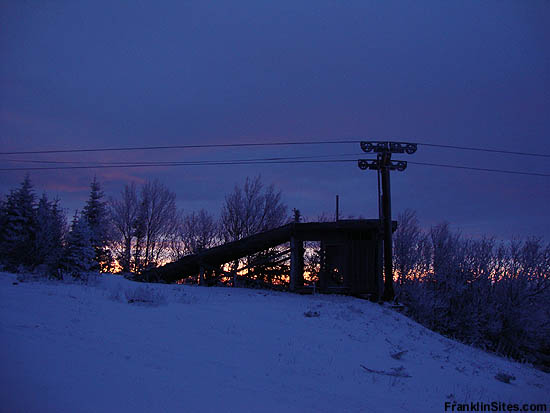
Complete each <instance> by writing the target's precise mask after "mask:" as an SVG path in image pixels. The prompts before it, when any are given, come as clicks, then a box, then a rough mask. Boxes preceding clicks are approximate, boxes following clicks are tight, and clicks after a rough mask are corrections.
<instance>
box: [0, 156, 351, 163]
mask: <svg viewBox="0 0 550 413" xmlns="http://www.w3.org/2000/svg"><path fill="white" fill-rule="evenodd" d="M339 156H360V154H358V153H340V154H330V155H305V156H279V157H272V158H258V159H232V160H230V161H231V162H248V161H281V160H292V159H318V158H331V157H339ZM0 162H12V163H13V162H16V163H37V164H62V165H67V164H88V166H92V165H90V164H93V165H111V166H117V165H135V164H140V165H149V164H154V165H156V164H159V165H160V164H165V165H172V164H174V163H179V162H199V163H201V162H215V161H112V162H108V161H47V160H36V159H0ZM219 162H225V161H224V160H219Z"/></svg>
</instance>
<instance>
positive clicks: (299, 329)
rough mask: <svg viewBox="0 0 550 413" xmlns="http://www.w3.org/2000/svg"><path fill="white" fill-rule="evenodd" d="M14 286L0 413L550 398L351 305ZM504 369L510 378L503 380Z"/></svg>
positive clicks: (7, 301)
mask: <svg viewBox="0 0 550 413" xmlns="http://www.w3.org/2000/svg"><path fill="white" fill-rule="evenodd" d="M15 281H16V277H15V275H12V274H6V273H0V340H1V343H2V351H1V352H0V354H1V356H0V357H1V359H0V364H1V366H2V367H1V371H0V410H1V411H6V412H18V411H28V412H126V411H128V412H155V411H163V412H173V411H174V412H175V411H191V412H202V411H206V412H208V411H228V412H241V411H273V412H275V411H277V412H279V411H281V410H283V411H291V412H294V411H315V412H338V411H345V412H354V411H365V412H367V411H368V412H386V411H392V412H409V411H410V412H432V411H434V412H437V411H443V410H444V408H443V406H444V402H445V401H452V400H456V401H458V402H463V401H466V402H472V401H474V402H475V401H486V402H491V401H504V402H529V403H535V402H549V401H550V396H549V395H550V375H548V374H545V373H542V372H540V371H538V370H535V369H532V368H530V367H528V366H526V365H520V364H517V363H513V362H510V361H508V360H505V359H502V358H499V357H496V356H493V355H490V354H487V353H484V352H482V351H480V350H477V349H474V348H470V347H468V346H464V345H462V344H459V343H456V342H454V341H451V340H449V339H446V338H444V337H442V336H440V335H438V334H436V333H433V332H431V331H429V330H427V329H425V328H423V327H421V326H419V325H418V324H416V323H414V322H413V321H411V320H409V319H408V318H406V317H404V316H402V315H401V314H398V313H396V312H394V311H392V310H390V309H388V308H385V307H383V306H380V305H378V304H373V303H370V302H367V301H362V300H358V299H354V298H350V297H341V296H327V295H315V296H299V295H294V294H289V293H278V292H271V291H260V290H247V289H226V288H202V287H190V286H176V285H151V286H150V287H148V288H150V289H151V291H153V290H154V291H157V292H158V293H159V294H162V295H163V296H164V298H165V302H164V303H161V304H160V305H158V306H145V305H138V304H135V303H134V304H129V303H128V300H127V299H126V297H125V294H128V295H129V296H132V294H131V293H132V291H133V290H135V289H136V288H142V287H143V284H136V283H131V282H129V281H127V280H124V279H121V278H120V277H116V276H105V277H103V278H102V279H101V281H100V282H98V283H97V284H96V285H94V286H84V285H78V284H67V283H56V282H32V283H31V282H25V283H19V284H17V285H13V282H15ZM161 301H162V300H161ZM307 311H312V312H314V311H317V312H319V314H320V316H319V317H305V316H304V312H307ZM402 350H407V352H406V353H404V354H403V356H402V357H401V359H400V360H396V359H394V358H392V357H391V354H394V353H396V352H399V351H402ZM361 365H363V366H365V367H367V368H369V369H372V370H380V371H386V372H391V371H394V370H392V369H399V371H400V372H401V373H404V374H408V375H410V376H411V377H392V376H386V375H383V374H379V373H373V372H369V371H367V370H365V369H364V368H363V367H361ZM499 372H504V373H507V374H511V375H513V376H515V377H516V379H515V380H514V381H513V382H512V383H511V384H505V383H502V382H500V381H497V380H496V379H495V375H496V374H497V373H499Z"/></svg>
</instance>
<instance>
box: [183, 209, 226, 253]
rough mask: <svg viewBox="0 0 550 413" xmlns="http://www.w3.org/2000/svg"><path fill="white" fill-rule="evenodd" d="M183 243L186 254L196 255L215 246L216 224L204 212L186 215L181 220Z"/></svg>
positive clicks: (202, 210) (217, 233) (211, 217)
mask: <svg viewBox="0 0 550 413" xmlns="http://www.w3.org/2000/svg"><path fill="white" fill-rule="evenodd" d="M182 235H183V242H184V245H185V251H186V253H187V254H196V253H197V252H201V251H204V250H206V249H208V248H211V247H213V246H214V245H216V243H217V242H218V239H219V231H218V223H217V222H216V221H215V219H214V217H213V216H212V215H211V214H209V213H208V212H207V211H206V210H204V209H201V210H200V211H199V212H193V213H191V214H188V215H187V216H186V217H185V219H184V220H183V234H182Z"/></svg>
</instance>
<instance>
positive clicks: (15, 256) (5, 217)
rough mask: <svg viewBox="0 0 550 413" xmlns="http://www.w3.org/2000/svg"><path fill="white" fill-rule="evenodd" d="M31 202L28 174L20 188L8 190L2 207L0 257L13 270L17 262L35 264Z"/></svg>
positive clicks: (33, 200)
mask: <svg viewBox="0 0 550 413" xmlns="http://www.w3.org/2000/svg"><path fill="white" fill-rule="evenodd" d="M34 205H35V196H34V192H33V188H32V183H31V180H30V177H29V176H28V175H27V176H25V179H24V180H23V182H22V183H21V186H20V187H19V189H17V190H15V191H11V193H10V194H9V195H8V197H7V199H6V201H5V202H4V204H3V208H2V218H1V221H2V228H1V230H0V232H1V235H0V250H1V255H0V257H1V259H2V261H3V263H4V264H5V265H6V267H7V269H8V270H11V271H15V270H17V269H18V268H19V267H20V266H24V267H27V268H30V267H32V266H33V265H34V256H33V255H34V254H33V248H32V245H33V244H34V239H35V235H36V225H35V211H34ZM30 247H31V248H30Z"/></svg>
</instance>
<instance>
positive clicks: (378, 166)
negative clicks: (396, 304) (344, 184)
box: [358, 141, 417, 301]
mask: <svg viewBox="0 0 550 413" xmlns="http://www.w3.org/2000/svg"><path fill="white" fill-rule="evenodd" d="M361 149H362V150H363V152H366V153H370V152H374V153H376V154H377V155H376V159H375V160H368V159H360V160H359V161H358V165H359V168H360V169H362V170H366V169H370V170H375V171H378V192H379V193H378V213H379V218H380V223H381V227H382V228H383V231H384V293H383V295H382V299H383V300H384V301H392V300H393V298H394V290H393V269H392V260H393V252H392V220H391V192H390V171H399V172H403V171H404V170H405V169H406V168H407V162H406V161H392V159H391V156H392V153H407V154H409V155H412V154H413V153H415V152H416V149H417V146H416V144H415V143H407V142H380V141H373V142H361ZM380 183H381V184H382V196H381V197H380ZM380 202H382V207H380ZM380 275H381V274H380Z"/></svg>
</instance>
